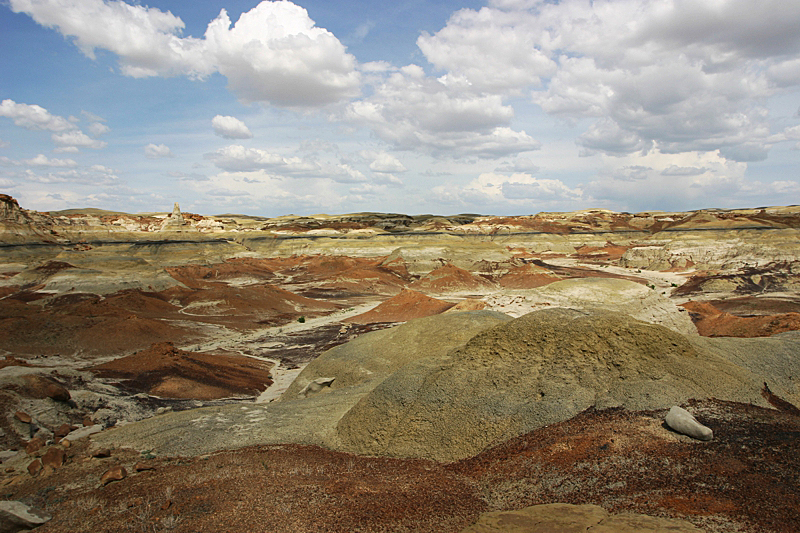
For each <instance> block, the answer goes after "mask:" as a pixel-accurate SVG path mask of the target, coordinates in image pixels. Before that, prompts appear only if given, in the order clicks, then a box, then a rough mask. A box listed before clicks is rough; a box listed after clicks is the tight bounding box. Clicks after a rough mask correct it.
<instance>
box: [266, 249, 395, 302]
mask: <svg viewBox="0 0 800 533" xmlns="http://www.w3.org/2000/svg"><path fill="white" fill-rule="evenodd" d="M298 259H299V261H298V263H297V266H295V267H294V268H291V269H288V270H284V271H281V273H282V274H284V275H286V276H291V281H292V283H312V282H316V283H319V287H324V288H326V289H334V290H343V291H350V292H360V293H364V292H369V293H376V292H377V293H387V292H388V293H397V292H399V290H400V289H401V288H402V287H404V286H405V285H406V283H407V282H408V280H409V276H408V272H407V271H406V270H405V264H388V265H383V261H384V260H385V259H386V258H385V257H376V258H366V257H358V258H353V257H347V256H325V255H317V256H305V257H301V258H298Z"/></svg>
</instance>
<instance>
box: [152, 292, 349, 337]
mask: <svg viewBox="0 0 800 533" xmlns="http://www.w3.org/2000/svg"><path fill="white" fill-rule="evenodd" d="M162 294H163V295H164V296H165V297H169V298H171V299H175V300H177V301H178V302H180V304H181V305H182V306H184V308H183V309H182V310H181V314H182V315H184V316H198V317H220V316H221V317H238V318H237V320H236V321H235V322H231V323H230V325H231V326H233V327H238V328H246V327H248V326H250V327H252V326H254V325H255V324H256V323H258V322H262V323H263V322H264V321H271V320H275V319H276V318H278V317H280V316H285V315H291V316H299V315H300V314H303V313H305V314H308V315H313V314H315V313H326V312H330V311H333V310H334V309H336V308H337V306H336V305H335V304H332V303H329V302H323V301H320V300H313V299H311V298H306V297H305V296H300V295H298V294H294V293H293V292H289V291H287V290H284V289H280V288H278V287H274V286H272V285H267V284H263V285H248V286H247V287H241V288H240V287H233V286H229V285H225V284H221V283H216V284H209V286H208V288H205V289H200V290H189V289H183V288H179V287H173V288H171V289H167V290H166V291H164V292H163V293H162ZM244 317H247V318H246V319H244V320H243V318H244Z"/></svg>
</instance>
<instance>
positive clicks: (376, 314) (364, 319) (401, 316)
mask: <svg viewBox="0 0 800 533" xmlns="http://www.w3.org/2000/svg"><path fill="white" fill-rule="evenodd" d="M454 305H455V304H452V303H450V302H445V301H442V300H437V299H436V298H431V297H430V296H426V295H424V294H422V293H421V292H417V291H412V290H410V289H405V290H403V291H402V292H401V293H400V294H398V295H397V296H395V297H393V298H390V299H388V300H386V301H385V302H383V303H382V304H380V305H378V306H377V307H376V308H374V309H371V310H370V311H367V312H366V313H362V314H360V315H356V316H354V317H351V318H350V319H348V320H347V322H353V323H355V324H373V323H376V322H406V321H408V320H412V319H414V318H420V317H424V316H431V315H438V314H439V313H443V312H445V311H447V310H448V309H450V308H451V307H453V306H454Z"/></svg>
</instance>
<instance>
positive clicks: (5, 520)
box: [0, 501, 52, 533]
mask: <svg viewBox="0 0 800 533" xmlns="http://www.w3.org/2000/svg"><path fill="white" fill-rule="evenodd" d="M51 518H52V517H51V516H50V515H48V514H47V513H45V512H44V511H41V510H39V509H36V508H35V507H31V506H29V505H25V504H24V503H22V502H18V501H0V533H17V532H18V531H29V530H31V529H34V528H36V527H39V526H41V525H42V524H44V523H45V522H47V521H49V520H50V519H51Z"/></svg>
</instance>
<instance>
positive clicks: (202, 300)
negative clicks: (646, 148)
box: [0, 195, 800, 533]
mask: <svg viewBox="0 0 800 533" xmlns="http://www.w3.org/2000/svg"><path fill="white" fill-rule="evenodd" d="M798 330H800V207H796V206H794V207H764V208H754V209H738V210H718V209H708V210H700V211H693V212H687V213H664V212H649V213H636V214H630V213H615V212H611V211H606V210H586V211H580V212H574V213H539V214H537V215H529V216H515V217H496V216H483V215H476V214H460V215H455V216H432V215H418V216H408V215H401V214H383V213H356V214H349V215H336V216H334V215H315V216H293V215H288V216H284V217H278V218H262V217H252V216H244V215H234V214H224V215H214V216H210V215H198V214H191V213H181V211H180V209H179V207H178V206H177V204H176V206H175V209H174V210H173V211H172V212H171V213H148V214H136V215H133V214H127V213H114V212H106V211H100V210H95V209H82V210H70V211H62V212H51V213H38V212H34V211H29V210H26V209H24V208H21V207H20V206H19V205H18V203H17V201H16V200H15V199H13V198H11V197H10V196H7V195H0V405H1V406H2V416H0V459H1V460H2V464H0V494H2V498H0V531H18V530H25V529H30V528H33V527H35V526H38V529H36V531H41V532H47V533H50V532H52V533H55V532H93V533H94V532H121V531H140V532H157V531H176V532H187V533H188V532H198V533H199V532H203V533H205V532H317V531H319V532H412V531H413V532H453V533H458V532H464V533H468V532H469V533H478V532H480V533H489V532H500V531H508V532H534V531H537V532H545V531H547V532H556V533H557V532H562V531H563V532H567V531H591V532H595V533H597V532H612V531H613V532H623V533H624V532H626V531H674V532H698V531H704V532H708V533H711V532H743V533H745V532H746V533H751V532H752V533H756V532H797V531H799V530H800V527H799V526H798V524H800V453H798V443H800V410H798V408H797V407H796V406H798V405H800V332H799V331H798ZM673 406H680V407H682V408H683V409H685V410H686V411H688V412H689V413H690V414H691V415H693V416H694V417H695V418H696V419H697V421H698V422H699V423H701V424H703V425H704V426H706V427H708V428H710V430H711V431H713V438H711V439H710V440H700V439H697V438H693V437H691V436H688V435H686V434H683V433H680V432H677V431H674V430H673V429H671V427H670V426H669V425H668V424H666V423H665V417H666V416H667V413H668V411H670V408H672V407H673ZM23 523H25V524H27V525H22V524H23ZM12 524H17V525H12ZM4 527H5V529H4Z"/></svg>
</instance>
